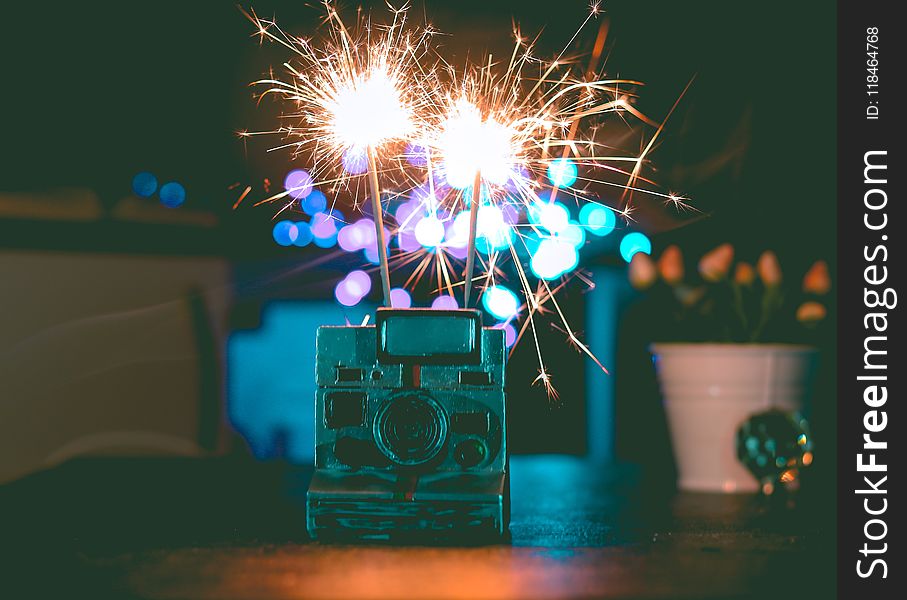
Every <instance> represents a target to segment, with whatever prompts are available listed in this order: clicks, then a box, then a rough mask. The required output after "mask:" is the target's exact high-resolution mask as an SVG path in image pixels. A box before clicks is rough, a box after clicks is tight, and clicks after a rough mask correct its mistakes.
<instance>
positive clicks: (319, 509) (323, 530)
mask: <svg viewBox="0 0 907 600" xmlns="http://www.w3.org/2000/svg"><path fill="white" fill-rule="evenodd" d="M505 359H506V347H505V344H504V332H503V330H500V329H491V328H483V327H482V321H481V315H480V313H479V312H478V311H475V310H443V311H440V310H426V309H387V308H379V309H378V310H377V313H376V319H375V325H374V326H359V327H357V326H345V327H332V326H323V327H319V329H318V334H317V341H316V354H315V362H316V366H315V381H316V385H317V391H316V392H315V473H314V475H313V478H312V482H311V485H310V486H309V491H308V494H307V497H306V509H307V510H306V515H307V516H306V524H307V528H308V531H309V534H310V535H312V536H313V537H318V538H359V539H393V538H405V537H417V538H420V539H425V538H445V539H446V538H456V537H464V538H468V539H475V538H476V537H477V536H481V535H482V534H487V535H490V536H492V537H498V536H501V535H503V534H504V533H505V532H506V530H507V525H508V520H509V481H508V478H507V453H506V437H507V436H506V429H505V403H504V363H505Z"/></svg>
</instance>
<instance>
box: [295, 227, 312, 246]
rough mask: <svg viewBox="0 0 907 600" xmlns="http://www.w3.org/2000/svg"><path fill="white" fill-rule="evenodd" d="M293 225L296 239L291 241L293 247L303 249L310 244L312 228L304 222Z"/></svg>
mask: <svg viewBox="0 0 907 600" xmlns="http://www.w3.org/2000/svg"><path fill="white" fill-rule="evenodd" d="M293 225H294V226H295V227H296V239H295V240H293V245H294V246H297V247H299V248H304V247H305V246H308V245H309V244H311V243H312V239H313V238H314V237H315V236H314V235H312V228H311V227H310V226H309V224H308V223H306V222H305V221H297V222H296V223H294V224H293Z"/></svg>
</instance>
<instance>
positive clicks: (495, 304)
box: [482, 285, 520, 321]
mask: <svg viewBox="0 0 907 600" xmlns="http://www.w3.org/2000/svg"><path fill="white" fill-rule="evenodd" d="M482 305H483V306H484V307H485V310H487V311H488V312H489V313H491V315H492V316H493V317H495V318H496V319H500V320H502V321H504V320H507V319H512V318H513V317H515V316H516V314H517V311H518V310H519V308H520V301H519V299H518V298H517V295H516V294H514V293H513V292H512V291H510V290H509V289H507V288H506V287H504V286H502V285H493V286H490V287H489V288H487V289H486V290H485V293H484V294H482Z"/></svg>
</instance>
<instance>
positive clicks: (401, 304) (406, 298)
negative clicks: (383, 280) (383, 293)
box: [391, 288, 413, 308]
mask: <svg viewBox="0 0 907 600" xmlns="http://www.w3.org/2000/svg"><path fill="white" fill-rule="evenodd" d="M412 305H413V299H412V296H410V295H409V292H407V291H406V290H404V289H403V288H393V289H392V290H391V307H393V308H409V307H410V306H412Z"/></svg>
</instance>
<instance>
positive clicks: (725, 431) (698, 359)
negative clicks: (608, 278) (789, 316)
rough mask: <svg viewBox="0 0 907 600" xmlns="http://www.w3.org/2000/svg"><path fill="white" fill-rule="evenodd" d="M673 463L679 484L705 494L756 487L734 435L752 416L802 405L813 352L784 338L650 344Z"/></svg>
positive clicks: (810, 380) (811, 371)
mask: <svg viewBox="0 0 907 600" xmlns="http://www.w3.org/2000/svg"><path fill="white" fill-rule="evenodd" d="M651 350H652V354H653V356H654V357H655V366H656V371H657V373H658V382H659V384H660V386H661V393H662V398H663V399H664V407H665V412H666V413H667V419H668V426H669V428H670V430H671V439H672V442H673V446H674V457H675V459H676V461H677V485H678V487H679V488H680V489H683V490H693V491H708V492H748V491H756V490H757V489H758V488H759V484H758V483H757V481H756V479H755V478H754V477H753V476H752V475H751V474H750V472H749V471H747V470H746V468H745V467H744V466H743V465H742V464H740V462H739V461H738V460H737V455H736V445H735V435H736V433H737V428H738V427H739V426H740V424H741V423H742V422H743V421H745V420H746V419H747V418H749V417H750V416H751V415H752V414H754V413H757V412H762V411H765V410H768V409H770V408H778V409H781V410H788V411H800V410H802V409H803V407H804V403H805V402H806V400H807V399H808V397H809V395H810V392H811V390H812V383H813V375H814V374H815V370H816V366H817V359H818V352H817V351H816V350H815V349H813V348H809V347H807V346H793V345H783V344H653V345H652V347H651Z"/></svg>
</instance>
